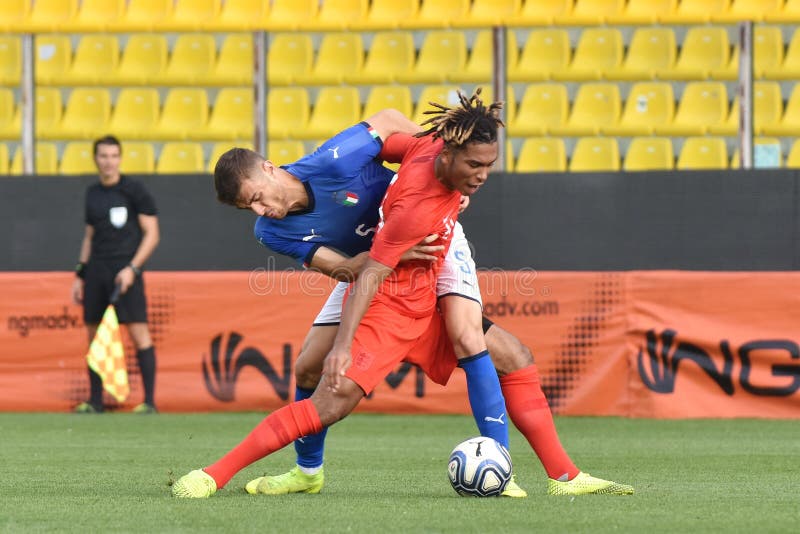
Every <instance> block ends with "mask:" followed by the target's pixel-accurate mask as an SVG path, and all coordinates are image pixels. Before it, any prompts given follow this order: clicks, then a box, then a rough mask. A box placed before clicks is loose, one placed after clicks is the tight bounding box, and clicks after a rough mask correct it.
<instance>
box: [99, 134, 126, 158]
mask: <svg viewBox="0 0 800 534" xmlns="http://www.w3.org/2000/svg"><path fill="white" fill-rule="evenodd" d="M100 145H111V146H118V147H119V153H120V154H122V143H120V142H119V139H117V138H116V137H114V136H113V135H106V136H103V137H101V138H100V139H97V140H95V142H94V145H93V146H92V150H93V153H94V155H95V156H96V155H97V147H98V146H100Z"/></svg>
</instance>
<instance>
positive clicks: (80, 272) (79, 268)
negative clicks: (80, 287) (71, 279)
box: [75, 261, 86, 280]
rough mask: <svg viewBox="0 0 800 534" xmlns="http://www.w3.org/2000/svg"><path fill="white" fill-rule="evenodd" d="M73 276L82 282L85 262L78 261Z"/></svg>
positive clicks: (84, 274)
mask: <svg viewBox="0 0 800 534" xmlns="http://www.w3.org/2000/svg"><path fill="white" fill-rule="evenodd" d="M75 276H77V277H78V278H80V279H81V280H83V279H84V278H86V262H83V261H79V262H78V264H77V265H76V266H75Z"/></svg>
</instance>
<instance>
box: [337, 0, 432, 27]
mask: <svg viewBox="0 0 800 534" xmlns="http://www.w3.org/2000/svg"><path fill="white" fill-rule="evenodd" d="M418 11H419V0H372V2H371V4H370V8H369V11H367V16H366V17H365V18H363V19H362V20H356V21H353V22H352V23H351V25H350V28H351V29H354V30H373V31H374V30H394V29H397V28H399V27H400V22H401V21H403V20H409V19H413V18H416V16H417V12H418Z"/></svg>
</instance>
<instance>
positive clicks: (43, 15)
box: [18, 0, 78, 33]
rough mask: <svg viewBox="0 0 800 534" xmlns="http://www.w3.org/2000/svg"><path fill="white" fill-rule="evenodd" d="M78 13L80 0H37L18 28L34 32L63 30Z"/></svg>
mask: <svg viewBox="0 0 800 534" xmlns="http://www.w3.org/2000/svg"><path fill="white" fill-rule="evenodd" d="M77 14H78V0H36V1H35V2H33V3H32V4H31V11H30V13H29V14H28V18H27V19H25V21H24V22H23V23H22V24H21V25H20V27H19V28H18V29H19V30H23V31H26V32H33V33H45V32H54V31H61V30H62V28H63V27H64V26H65V25H68V24H69V23H70V22H72V21H73V20H75V16H76V15H77Z"/></svg>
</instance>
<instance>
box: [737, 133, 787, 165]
mask: <svg viewBox="0 0 800 534" xmlns="http://www.w3.org/2000/svg"><path fill="white" fill-rule="evenodd" d="M766 145H777V146H778V151H779V152H780V150H781V142H780V139H778V138H776V137H756V138H755V139H753V166H754V167H755V163H756V161H755V158H756V155H755V152H756V151H757V150H759V149H760V148H762V147H764V146H766ZM741 159H742V158H741V153H740V152H739V147H736V149H735V150H734V151H733V155H732V156H731V169H740V168H741V167H742V162H741ZM782 159H783V157H782V156H781V155H780V154H779V157H778V161H777V165H764V164H763V163H761V164H760V165H759V168H762V169H763V168H770V169H777V168H780V167H783V161H782Z"/></svg>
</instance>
